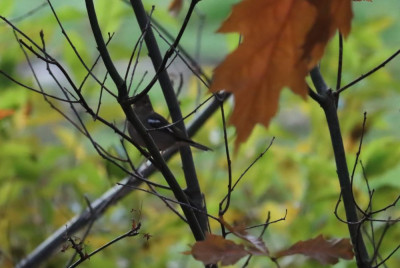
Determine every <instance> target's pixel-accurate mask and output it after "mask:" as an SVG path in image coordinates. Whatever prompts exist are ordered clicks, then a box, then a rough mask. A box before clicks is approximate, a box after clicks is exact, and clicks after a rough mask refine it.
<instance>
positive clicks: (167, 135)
mask: <svg viewBox="0 0 400 268" xmlns="http://www.w3.org/2000/svg"><path fill="white" fill-rule="evenodd" d="M133 111H134V112H135V113H136V115H137V116H138V118H139V119H140V121H141V122H142V124H143V125H144V127H145V128H146V129H147V130H148V133H149V134H150V136H151V137H152V138H153V140H154V142H155V144H156V145H157V147H158V149H159V150H160V151H164V150H166V149H168V148H171V147H174V146H178V147H179V146H184V145H190V146H193V147H196V148H198V149H200V150H203V151H209V150H211V149H210V148H208V147H207V146H204V145H201V144H199V143H197V142H194V141H192V140H190V139H188V138H186V137H185V135H184V134H183V132H182V131H181V130H180V129H179V128H178V127H176V126H175V125H170V123H169V122H168V120H167V119H165V118H164V117H163V116H161V115H160V114H158V113H156V112H155V111H154V110H153V106H152V105H151V102H150V98H149V96H148V95H145V96H143V97H140V99H138V100H137V101H136V102H135V103H134V105H133ZM168 125H169V126H168ZM165 126H168V127H165ZM128 132H129V136H131V138H132V140H134V141H135V142H136V143H137V144H139V145H140V146H143V147H146V144H145V143H144V141H143V139H142V137H141V136H140V134H139V133H138V132H137V130H136V129H135V128H134V127H133V125H132V124H131V123H130V122H128Z"/></svg>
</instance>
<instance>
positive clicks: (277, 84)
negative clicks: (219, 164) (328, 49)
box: [210, 0, 352, 144]
mask: <svg viewBox="0 0 400 268" xmlns="http://www.w3.org/2000/svg"><path fill="white" fill-rule="evenodd" d="M351 18H352V10H351V0H308V1H306V0H243V1H242V2H241V3H239V4H237V5H235V6H234V7H233V11H232V14H231V15H230V17H229V18H228V19H227V20H226V21H225V22H224V23H223V25H222V26H221V28H220V29H219V32H225V33H227V32H239V33H240V34H242V35H243V38H244V41H243V43H242V44H241V45H240V46H239V47H238V48H237V49H236V50H235V51H234V52H233V53H231V54H230V55H228V56H227V57H226V59H225V60H224V61H223V62H222V63H221V64H220V65H219V66H218V67H217V68H216V69H215V72H214V80H213V83H212V85H211V88H210V90H211V91H213V92H217V91H219V90H222V89H224V90H226V91H229V92H232V93H233V94H234V96H235V108H234V110H233V113H232V116H231V118H230V123H232V124H234V125H235V126H236V129H237V139H236V144H239V143H240V142H243V141H245V140H246V139H247V137H248V136H249V135H250V133H251V131H252V129H253V128H254V126H255V125H256V124H257V123H261V124H263V125H265V126H268V124H269V122H270V120H271V118H272V117H273V116H274V115H275V113H276V112H277V109H278V100H279V95H280V92H281V90H282V88H284V87H289V88H291V90H292V91H293V92H295V93H297V94H299V95H301V96H302V97H304V98H305V97H306V95H307V92H308V87H307V84H306V83H305V77H306V76H307V74H308V72H309V71H310V70H311V68H312V67H314V66H315V65H316V64H317V62H318V61H319V60H320V59H321V57H322V55H323V52H324V49H325V46H326V44H327V42H328V41H329V39H330V38H331V37H332V36H333V34H334V33H335V31H336V30H337V29H339V30H340V31H341V32H342V33H343V35H344V36H347V35H348V33H349V32H350V26H351Z"/></svg>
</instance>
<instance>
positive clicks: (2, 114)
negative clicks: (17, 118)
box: [0, 109, 15, 120]
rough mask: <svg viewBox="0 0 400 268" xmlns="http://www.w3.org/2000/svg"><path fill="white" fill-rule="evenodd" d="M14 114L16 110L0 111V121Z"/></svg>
mask: <svg viewBox="0 0 400 268" xmlns="http://www.w3.org/2000/svg"><path fill="white" fill-rule="evenodd" d="M14 112H15V111H14V110H10V109H0V120H1V119H3V118H6V117H7V116H10V115H12V114H14Z"/></svg>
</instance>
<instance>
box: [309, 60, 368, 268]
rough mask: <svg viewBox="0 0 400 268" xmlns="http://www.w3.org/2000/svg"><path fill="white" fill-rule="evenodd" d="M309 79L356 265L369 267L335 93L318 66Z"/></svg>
mask: <svg viewBox="0 0 400 268" xmlns="http://www.w3.org/2000/svg"><path fill="white" fill-rule="evenodd" d="M310 74H311V79H312V81H313V83H314V86H315V87H316V89H317V92H318V93H319V96H320V97H321V99H320V101H319V104H320V105H321V107H322V109H323V110H324V112H325V116H326V121H327V124H328V128H329V133H330V136H331V142H332V148H333V152H334V155H335V162H336V172H337V174H338V178H339V183H340V189H341V194H342V196H343V203H344V209H345V212H346V219H347V226H348V228H349V232H350V238H351V242H352V244H353V247H354V251H355V255H356V259H357V264H358V267H370V263H369V257H368V252H367V249H366V247H365V243H364V239H363V236H362V234H361V232H360V231H359V225H360V223H359V222H358V216H357V210H356V206H355V203H354V197H353V192H352V187H351V182H350V176H349V169H348V167H347V162H346V153H345V150H344V146H343V139H342V133H341V131H340V125H339V119H338V116H337V111H336V105H335V100H336V97H335V94H334V93H333V92H332V90H331V89H328V87H327V85H326V83H325V81H324V79H323V77H322V75H321V73H320V72H319V69H318V67H315V68H314V69H313V70H312V71H311V72H310Z"/></svg>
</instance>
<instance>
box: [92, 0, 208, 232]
mask: <svg viewBox="0 0 400 268" xmlns="http://www.w3.org/2000/svg"><path fill="white" fill-rule="evenodd" d="M85 2H86V8H87V12H88V18H89V21H90V25H91V27H92V31H93V34H94V36H95V40H96V44H97V46H98V49H99V52H100V55H101V57H102V59H103V62H104V65H105V67H106V69H107V71H108V72H109V74H110V76H111V78H112V80H113V81H114V83H115V85H116V86H117V89H118V101H119V103H120V104H121V107H122V109H123V111H124V113H125V115H126V117H127V118H128V120H129V122H131V123H132V125H133V126H134V127H135V128H136V129H137V131H138V132H139V134H140V135H141V136H142V138H143V140H144V142H145V144H146V147H147V148H148V150H149V152H150V154H151V157H152V158H151V159H149V160H151V161H152V162H153V164H155V165H156V166H157V168H158V169H159V170H160V172H161V174H162V175H163V177H164V179H165V180H166V181H167V183H168V185H169V186H170V187H171V190H172V191H173V193H174V196H175V198H176V199H177V200H178V202H180V203H182V204H188V205H189V201H188V199H187V197H186V195H185V193H184V192H183V191H182V189H181V187H180V185H179V183H178V182H177V181H176V179H175V177H174V175H173V173H172V172H171V170H170V169H169V168H168V166H167V164H166V163H165V160H164V158H163V157H162V156H161V154H160V152H159V151H158V148H157V146H156V145H155V143H154V141H153V139H152V138H151V136H150V135H149V134H148V133H147V131H146V129H145V127H144V126H143V124H142V122H141V121H140V120H139V118H138V117H137V115H136V114H135V113H134V112H133V110H132V108H131V106H130V104H129V102H128V101H127V100H128V90H127V86H126V82H125V81H124V79H122V77H121V76H120V75H119V73H118V71H117V70H116V68H115V66H114V63H113V62H112V60H111V57H110V55H109V53H108V51H107V48H106V46H105V42H104V39H103V37H102V33H101V30H100V26H99V24H98V21H97V15H96V11H95V8H94V5H93V0H86V1H85ZM181 208H182V210H183V212H184V214H185V216H186V219H187V221H188V223H189V226H190V228H191V230H192V233H193V235H194V237H195V238H196V240H203V239H204V232H203V230H202V229H201V228H200V225H199V223H198V220H197V218H196V215H195V214H194V212H193V210H192V209H190V208H188V206H184V205H182V206H181Z"/></svg>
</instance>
